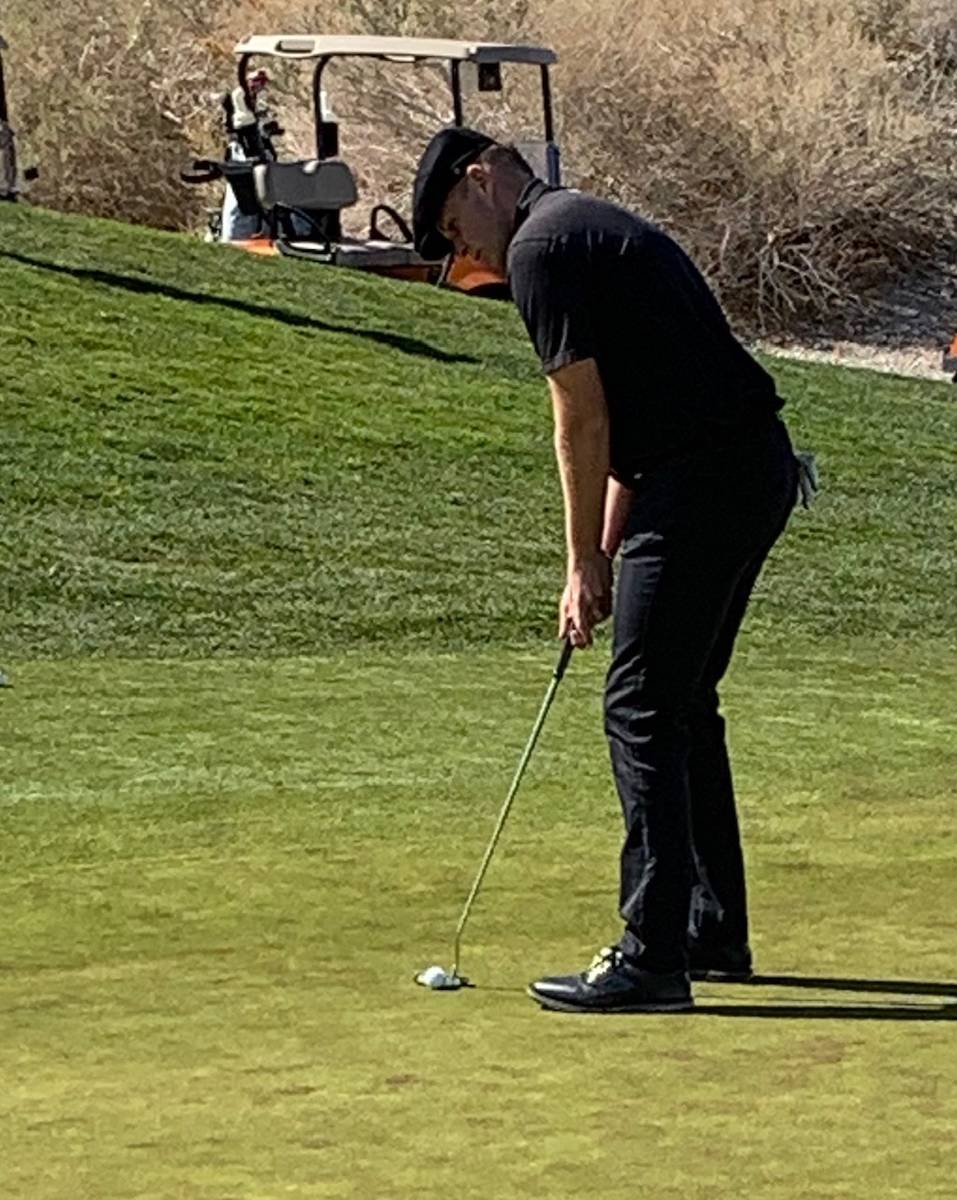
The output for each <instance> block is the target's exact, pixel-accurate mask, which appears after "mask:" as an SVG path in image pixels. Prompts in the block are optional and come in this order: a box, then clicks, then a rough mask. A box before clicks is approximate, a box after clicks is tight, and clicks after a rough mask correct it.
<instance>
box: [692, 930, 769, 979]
mask: <svg viewBox="0 0 957 1200" xmlns="http://www.w3.org/2000/svg"><path fill="white" fill-rule="evenodd" d="M688 970H689V972H690V974H691V978H692V979H706V980H708V981H709V982H711V983H747V982H748V980H749V979H750V978H751V976H752V975H753V974H754V968H753V966H752V963H751V947H750V946H715V945H708V944H707V943H701V942H697V941H695V940H694V938H692V939H691V940H690V941H689V942H688Z"/></svg>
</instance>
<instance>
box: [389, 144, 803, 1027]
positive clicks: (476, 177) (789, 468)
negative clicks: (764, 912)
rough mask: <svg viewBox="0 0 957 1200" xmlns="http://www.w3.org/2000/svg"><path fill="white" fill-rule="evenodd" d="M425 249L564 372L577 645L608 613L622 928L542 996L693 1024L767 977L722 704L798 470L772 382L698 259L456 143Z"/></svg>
mask: <svg viewBox="0 0 957 1200" xmlns="http://www.w3.org/2000/svg"><path fill="white" fill-rule="evenodd" d="M413 207H414V222H415V235H416V245H417V247H418V249H419V250H420V252H421V253H423V254H424V255H425V256H426V257H428V258H433V259H434V258H440V257H442V256H443V255H444V254H447V253H450V252H451V251H452V250H453V249H454V250H456V251H458V252H462V253H468V254H470V255H471V256H472V257H474V258H477V259H479V260H480V261H482V262H484V263H485V264H486V265H487V266H489V267H491V268H492V269H494V270H499V271H500V272H501V273H502V274H506V273H507V277H508V281H509V285H510V287H511V292H512V296H513V298H514V301H515V303H516V305H517V306H518V309H519V311H520V313H521V314H522V317H523V319H524V321H525V325H526V327H527V329H528V332H529V335H530V337H531V339H532V342H533V344H534V346H535V349H536V351H537V352H538V355H539V357H540V359H541V361H542V367H543V369H544V371H545V373H546V375H547V377H548V383H549V388H550V391H551V396H552V402H553V410H554V421H555V451H556V457H557V460H558V466H559V472H560V475H561V480H562V490H563V495H564V501H565V535H566V543H567V551H568V571H567V582H566V586H565V591H564V594H563V596H562V599H561V606H560V634H561V635H562V636H568V637H570V638H571V639H572V641H573V643H574V644H575V645H576V646H582V647H584V646H590V645H591V643H592V630H593V629H594V627H595V626H596V625H598V624H599V623H600V622H602V621H603V620H605V619H606V618H607V617H608V616H609V615H610V613H611V609H612V560H613V558H614V557H615V555H616V554H617V553H618V551H619V549H620V551H621V558H620V568H619V578H618V589H617V596H616V601H615V605H614V610H615V612H614V617H615V620H614V648H613V654H612V662H611V666H610V669H609V673H608V681H607V688H606V694H605V728H606V732H607V735H608V740H609V745H610V749H611V759H612V765H613V769H614V774H615V782H616V785H617V788H618V794H619V797H620V800H621V805H622V811H623V815H624V819H625V829H626V836H625V843H624V847H623V849H622V854H621V893H620V909H621V915H622V918H623V920H624V922H625V929H624V933H623V935H622V937H621V939H620V940H619V941H618V943H617V944H616V945H615V946H613V947H610V948H605V949H603V950H602V951H600V952H599V954H598V956H597V957H596V958H595V959H594V961H593V962H592V963H591V965H590V966H589V967H588V968H587V969H586V970H585V971H583V972H581V973H580V974H575V975H567V976H558V977H551V978H546V979H540V980H538V981H537V982H535V983H533V984H532V985H531V986H530V989H529V992H530V994H531V995H532V996H533V997H534V998H535V999H536V1000H538V1001H539V1003H540V1004H542V1005H543V1006H544V1007H546V1008H554V1009H559V1010H561V1011H568V1012H589V1011H601V1012H635V1011H652V1012H660V1011H680V1010H683V1009H687V1008H690V1007H691V1006H692V999H691V989H690V983H689V978H709V979H735V980H744V979H747V978H749V977H750V974H751V952H750V949H749V946H748V920H747V901H746V893H745V882H744V864H743V859H742V855H741V843H740V836H739V832H738V822H737V816H736V811H735V801H734V791H733V787H732V782H731V771H730V767H729V763H728V755H727V750H726V746H725V737H724V722H723V720H722V718H721V716H720V714H719V708H718V693H717V685H718V683H719V681H720V679H721V677H722V676H723V675H724V672H725V670H726V668H727V666H728V662H729V660H730V657H731V652H732V648H733V645H734V640H735V636H736V634H737V631H738V628H739V626H740V624H741V620H742V618H743V616H744V612H745V608H746V607H747V603H748V599H749V597H750V594H751V590H752V588H753V586H754V583H755V580H756V579H757V576H758V573H759V571H760V569H761V566H762V564H763V562H764V560H765V558H766V557H767V554H768V552H769V550H770V549H771V547H772V545H773V544H774V542H775V541H776V540H777V538H778V537H779V535H780V534H781V532H782V530H783V529H784V526H785V524H786V523H787V519H788V514H789V512H790V509H791V507H792V505H793V503H794V498H795V495H796V490H797V478H798V469H797V463H796V461H795V458H794V454H793V451H792V449H791V444H790V441H789V439H788V435H787V432H786V430H785V427H784V425H783V423H782V422H781V420H780V418H779V417H778V415H777V414H778V410H779V409H780V408H781V400H780V399H779V398H778V396H777V393H776V391H775V386H774V382H773V380H772V379H771V377H770V376H769V375H768V374H767V372H766V371H764V370H763V368H762V367H761V366H760V365H759V364H758V363H757V362H756V361H755V360H754V359H753V358H752V357H751V356H750V355H749V354H748V353H747V351H746V350H745V349H744V347H743V346H742V345H741V344H740V343H739V342H738V341H737V340H736V339H735V337H734V335H733V334H732V332H731V330H730V328H729V326H728V323H727V321H726V319H725V317H724V314H723V313H722V311H721V308H720V306H719V305H718V303H717V301H716V300H715V298H714V296H713V295H712V293H711V291H710V290H709V288H708V286H707V284H706V283H705V282H704V280H703V279H702V277H701V275H700V273H699V272H698V270H697V269H696V267H695V266H694V264H693V263H692V262H691V260H690V259H689V258H688V256H687V255H686V254H685V253H684V252H683V251H682V249H681V248H680V247H679V246H678V245H677V244H676V243H675V242H674V241H672V239H671V238H669V237H668V236H667V235H666V234H664V233H663V232H662V231H661V230H659V229H658V228H656V227H655V226H654V225H652V224H650V223H649V222H647V221H645V220H643V219H642V218H640V217H637V216H635V215H633V214H632V213H630V212H627V211H626V210H625V209H623V208H620V207H618V206H617V205H614V204H610V203H608V202H606V201H603V200H599V199H597V198H595V197H593V196H588V195H584V194H582V193H579V192H576V191H571V190H567V189H563V188H553V187H549V186H548V185H546V184H545V183H543V182H542V181H541V180H539V179H536V178H534V176H533V175H532V172H531V170H530V169H529V167H528V165H527V164H526V163H525V161H524V160H523V159H522V158H521V156H520V155H519V154H517V152H516V151H515V150H514V149H512V148H511V147H507V146H502V145H500V144H498V143H496V142H494V141H492V139H490V138H488V137H486V136H485V135H484V134H480V133H477V132H475V131H473V130H467V129H458V128H450V129H444V130H442V131H441V132H439V133H438V134H437V135H436V136H435V137H434V138H433V139H432V141H431V142H430V143H429V146H428V147H427V149H426V151H425V153H424V155H423V158H422V161H421V163H420V165H419V171H418V174H417V177H416V184H415V195H414V205H413Z"/></svg>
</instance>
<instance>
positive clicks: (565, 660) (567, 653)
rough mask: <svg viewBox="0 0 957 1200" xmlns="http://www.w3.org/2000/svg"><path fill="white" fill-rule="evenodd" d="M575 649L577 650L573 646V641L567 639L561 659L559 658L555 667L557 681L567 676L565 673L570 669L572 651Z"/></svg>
mask: <svg viewBox="0 0 957 1200" xmlns="http://www.w3.org/2000/svg"><path fill="white" fill-rule="evenodd" d="M574 649H575V647H574V646H573V645H572V639H571V638H565V645H564V646H563V647H562V653H561V657H560V658H559V660H558V664H557V666H556V667H555V672H554V678H555V679H561V677H562V676H563V675H564V674H565V671H566V670H567V668H568V664H569V663H570V662H571V658H572V651H573V650H574Z"/></svg>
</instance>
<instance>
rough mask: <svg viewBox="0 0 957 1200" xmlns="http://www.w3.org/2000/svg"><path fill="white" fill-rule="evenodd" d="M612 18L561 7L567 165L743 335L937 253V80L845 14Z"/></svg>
mask: <svg viewBox="0 0 957 1200" xmlns="http://www.w3.org/2000/svg"><path fill="white" fill-rule="evenodd" d="M627 10H628V11H627V13H623V11H622V9H621V8H619V9H618V11H617V12H612V11H611V10H610V8H605V7H604V6H600V7H598V8H597V9H596V6H595V4H593V3H592V4H587V5H586V4H581V5H580V7H579V8H578V11H577V12H576V9H575V8H574V7H573V6H571V5H569V4H565V5H563V13H564V17H563V27H562V29H561V30H560V31H559V36H558V37H557V38H556V40H560V41H562V42H563V43H564V45H566V46H567V51H566V54H565V60H566V62H567V61H568V60H572V61H573V62H574V69H573V70H571V71H569V72H568V73H567V75H568V78H567V79H566V82H565V84H564V86H563V89H562V96H563V106H564V114H565V121H564V127H565V136H566V141H567V142H568V145H569V150H570V152H571V156H572V161H573V165H574V167H575V168H576V170H577V171H578V172H580V173H581V175H582V176H583V177H584V179H585V181H586V183H587V185H588V186H592V187H594V188H596V190H599V191H601V192H604V193H607V194H611V195H615V196H618V197H620V198H621V199H623V200H624V201H625V202H627V203H631V204H634V205H636V206H637V207H639V208H641V209H643V210H645V211H647V212H650V213H651V214H652V215H653V216H655V217H656V218H657V219H659V220H660V221H661V222H662V223H664V224H665V225H666V226H668V227H669V228H670V229H672V230H673V231H674V232H676V233H677V235H678V236H679V237H680V238H681V240H682V241H683V242H685V243H686V244H687V245H688V247H689V249H690V250H691V251H692V253H693V254H694V255H695V256H696V257H697V259H698V260H699V261H700V262H701V263H702V265H703V267H704V268H705V270H706V271H707V272H708V274H709V276H710V277H711V278H712V279H713V280H714V281H715V282H716V283H717V285H718V287H719V289H720V290H721V292H722V294H723V297H724V300H725V302H726V303H727V304H728V305H729V306H730V307H731V308H732V309H734V310H735V311H736V312H737V313H739V314H742V315H743V316H745V317H746V318H747V319H748V323H749V325H751V326H752V327H761V328H767V327H781V326H787V325H788V324H789V323H791V322H793V321H794V320H795V319H796V318H798V317H802V316H806V315H808V314H809V313H810V314H813V313H822V312H824V311H826V310H828V309H831V310H832V311H833V309H834V308H835V307H838V308H842V309H848V308H850V307H853V305H854V304H855V302H856V300H857V299H858V298H859V297H860V295H861V294H862V293H864V292H866V291H867V289H868V288H870V287H872V286H873V285H875V284H877V283H880V282H884V281H887V280H888V279H890V278H892V277H894V276H895V275H898V274H900V273H902V272H907V271H909V270H912V269H913V268H914V267H915V266H917V265H919V264H921V263H926V262H929V261H933V260H934V259H935V258H936V257H937V256H938V255H941V254H944V253H946V251H947V247H948V246H953V244H954V237H955V233H957V227H955V217H957V180H955V178H954V176H953V174H952V173H950V172H949V171H948V164H946V163H944V162H943V161H942V158H941V151H942V149H943V147H944V138H943V133H944V129H945V128H946V114H945V111H944V106H943V105H942V104H941V103H939V101H938V100H937V99H936V94H935V88H936V85H937V83H938V77H937V75H936V74H935V71H934V69H932V68H931V67H930V66H929V65H928V64H927V62H926V61H924V63H923V65H921V64H920V63H917V62H915V59H914V58H913V57H912V56H910V55H909V56H907V58H906V61H904V62H895V61H893V60H892V59H891V58H890V57H889V56H888V54H887V51H886V47H885V45H884V44H882V42H881V41H880V39H879V38H878V37H877V36H876V33H877V32H878V30H877V29H872V30H867V29H866V28H865V27H864V26H863V25H862V23H861V21H860V19H859V18H858V17H857V16H856V15H855V13H854V12H853V10H852V9H851V7H850V6H849V5H847V4H845V3H842V2H841V0H802V2H801V3H800V4H798V3H795V2H794V0H724V2H722V3H720V4H715V3H713V0H654V3H651V2H641V0H632V3H631V4H630V5H628V6H627ZM628 17H631V19H628ZM586 29H587V30H588V31H589V34H590V36H589V37H587V38H585V37H584V36H582V34H583V31H584V30H586Z"/></svg>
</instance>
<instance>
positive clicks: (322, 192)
mask: <svg viewBox="0 0 957 1200" xmlns="http://www.w3.org/2000/svg"><path fill="white" fill-rule="evenodd" d="M253 182H254V185H255V188H256V198H257V199H258V201H259V203H260V205H261V207H262V208H263V209H264V210H265V211H267V212H269V211H270V210H272V209H276V208H285V209H299V210H300V211H301V212H306V213H309V212H330V211H331V212H339V211H341V210H342V209H343V208H349V207H351V206H352V205H353V204H355V202H356V201H357V200H358V199H359V192H358V190H357V188H356V180H355V176H354V175H353V174H352V171H351V170H350V168H349V166H348V165H347V164H346V163H344V162H343V161H342V160H341V159H335V158H327V159H321V160H320V159H315V158H313V159H302V160H300V161H297V162H270V163H257V164H256V166H255V167H254V168H253Z"/></svg>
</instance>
